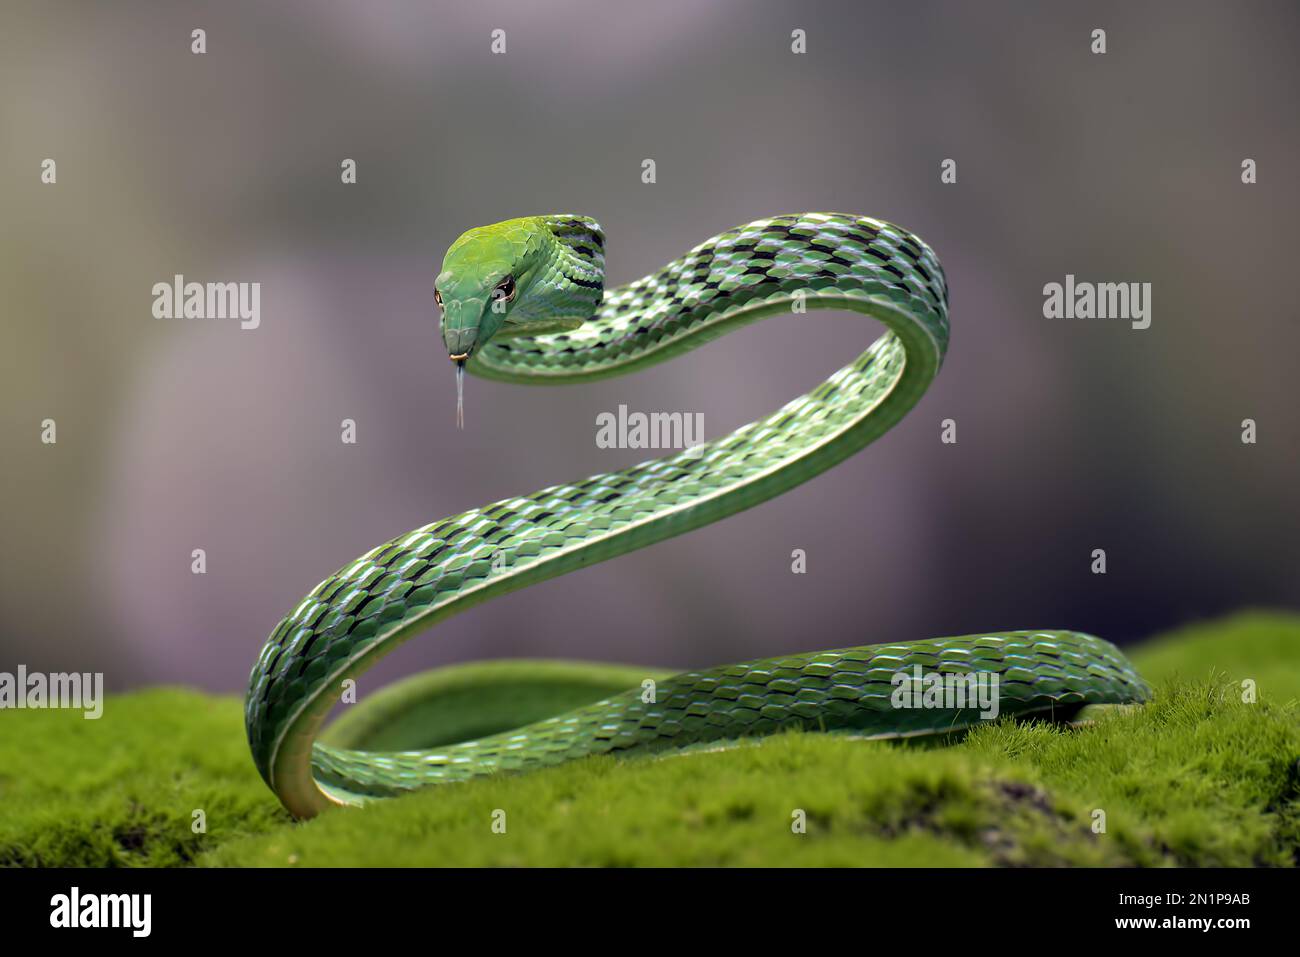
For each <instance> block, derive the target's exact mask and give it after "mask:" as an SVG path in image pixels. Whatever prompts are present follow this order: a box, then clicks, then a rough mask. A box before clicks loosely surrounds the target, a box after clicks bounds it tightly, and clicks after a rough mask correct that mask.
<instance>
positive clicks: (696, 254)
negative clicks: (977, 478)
mask: <svg viewBox="0 0 1300 957" xmlns="http://www.w3.org/2000/svg"><path fill="white" fill-rule="evenodd" d="M604 257H605V237H604V234H603V232H602V230H601V228H600V226H599V225H598V224H597V223H596V222H595V221H594V220H592V219H589V218H586V217H583V216H570V215H558V216H532V217H525V218H522V219H513V220H509V221H507V222H503V223H498V224H496V225H492V226H484V227H480V228H477V229H472V230H470V231H469V232H466V233H465V234H464V235H462V236H461V237H460V238H459V239H458V240H456V242H455V243H454V244H453V245H452V246H451V247H450V249H449V250H448V251H447V255H446V258H445V260H444V263H443V268H442V271H441V273H439V275H438V277H437V279H436V281H435V287H434V288H435V292H434V297H435V300H436V301H437V305H438V308H439V309H440V311H441V334H442V339H443V343H444V345H445V346H446V349H447V353H448V355H449V356H450V357H451V358H452V360H453V362H454V363H455V366H456V371H457V376H458V385H459V376H460V374H461V373H462V371H464V370H468V371H469V372H470V373H473V374H474V375H477V376H479V377H481V378H484V379H491V380H497V381H501V382H511V383H525V384H547V383H556V384H561V383H562V384H572V383H581V382H589V381H592V380H595V379H600V378H604V377H607V376H616V375H623V374H626V373H630V372H634V371H636V370H639V369H644V368H646V367H648V366H651V365H654V364H656V363H660V362H664V361H666V360H668V359H671V358H673V357H674V356H677V355H679V354H681V353H683V352H685V351H687V350H689V349H693V348H695V347H696V346H699V345H701V344H703V343H706V342H709V341H711V340H713V339H716V338H718V337H719V336H721V335H723V334H724V333H726V332H729V331H731V330H733V329H737V328H739V327H741V326H744V325H746V324H748V323H752V322H754V321H756V320H758V319H762V318H765V317H767V316H772V315H777V314H785V313H791V312H794V313H803V312H806V311H809V310H812V309H838V310H847V311H852V312H856V313H861V314H863V315H865V316H868V317H871V318H873V319H875V320H878V321H879V322H881V323H883V325H884V326H885V329H886V331H885V334H884V335H883V336H881V337H880V338H879V339H877V340H876V341H875V343H874V344H872V345H871V346H870V348H868V349H867V350H866V351H865V352H863V353H862V355H861V356H859V357H858V358H857V359H856V360H855V361H854V362H853V363H852V364H850V365H848V366H845V367H844V368H842V369H840V370H839V371H838V372H836V373H835V374H834V375H832V376H831V377H830V378H829V379H827V380H826V381H825V382H823V383H822V384H821V385H820V386H818V387H817V388H816V389H814V390H813V391H811V392H809V393H808V394H806V395H802V396H800V397H798V398H796V399H795V400H793V401H792V402H790V403H788V404H787V405H786V406H784V407H783V408H781V409H779V410H778V411H776V412H775V413H773V414H771V415H769V416H767V417H766V418H763V419H760V420H758V421H756V422H752V423H750V424H749V425H746V426H743V427H741V428H739V429H737V430H736V431H734V432H732V433H731V434H729V435H726V436H724V437H722V438H719V439H716V440H714V441H711V442H708V443H706V444H705V445H703V446H701V447H697V448H693V449H689V450H684V451H682V452H679V453H677V454H670V455H667V456H665V457H663V458H658V459H654V460H651V461H648V462H644V463H642V464H640V465H636V466H634V467H631V468H626V469H622V470H620V471H616V472H610V473H607V474H602V475H595V476H592V477H590V478H587V479H585V480H583V481H579V482H575V483H573V484H569V485H556V486H553V487H551V488H546V489H543V490H541V491H538V492H534V493H532V494H529V495H523V496H520V497H518V498H510V499H505V500H503V501H500V502H495V503H493V504H491V505H487V506H484V507H482V508H475V509H471V510H470V511H468V512H464V513H462V514H460V515H455V516H453V517H451V518H445V519H442V520H441V521H437V522H434V523H433V524H431V525H426V526H424V527H423V528H418V529H416V530H414V531H412V532H410V533H408V534H406V535H402V536H400V537H399V538H396V539H393V540H392V541H390V542H388V543H386V544H384V545H381V546H379V547H378V548H376V549H374V550H373V551H371V552H369V553H368V554H366V555H364V556H362V557H361V558H359V559H357V560H356V561H355V562H352V563H351V564H349V565H347V566H346V567H345V568H343V569H341V570H340V571H339V572H337V573H336V574H334V575H332V576H330V577H329V578H327V579H326V580H325V581H323V582H321V583H320V584H319V585H318V586H316V588H314V589H313V590H312V591H311V593H310V594H309V595H307V597H306V598H304V599H303V600H302V602H301V603H300V604H299V605H298V606H297V607H296V608H295V609H294V610H293V611H292V612H291V613H290V614H289V615H288V616H286V617H285V618H284V619H283V620H282V621H281V622H280V623H279V625H278V626H277V627H276V628H275V630H274V631H273V632H272V634H271V636H270V638H269V639H268V640H267V642H266V645H265V647H264V648H263V650H262V653H261V655H260V656H259V657H258V659H257V662H256V664H255V665H254V667H253V672H252V675H251V677H250V681H249V690H248V696H247V701H246V707H245V718H246V725H247V731H248V739H249V744H250V747H251V749H252V753H253V758H254V761H255V762H256V764H257V767H258V770H259V771H260V772H261V774H262V777H263V778H264V779H265V780H266V782H267V784H268V785H270V787H271V789H272V790H273V791H274V792H275V793H276V795H277V796H278V797H279V798H280V801H281V802H282V803H283V804H284V806H285V807H286V808H287V809H288V810H289V811H290V812H291V813H293V814H294V815H296V816H299V817H310V816H312V815H314V814H316V813H318V812H319V811H321V810H322V809H324V808H327V807H330V806H332V805H337V804H363V803H365V802H367V801H369V800H373V799H376V798H382V797H388V796H394V795H398V794H402V793H404V792H408V791H411V790H414V789H417V788H422V787H426V786H429V785H433V784H440V783H447V782H454V781H463V780H466V779H469V778H474V777H478V776H480V775H485V774H492V773H498V772H502V771H522V770H528V769H532V768H538V767H543V766H547V765H553V764H558V763H560V762H563V761H567V760H571V759H574V758H578V757H582V756H586V755H595V754H615V755H624V756H633V755H643V754H663V753H667V752H680V751H682V750H692V749H700V748H705V747H719V746H728V745H730V744H735V743H739V742H742V741H749V740H752V739H755V738H759V737H761V736H763V735H767V734H770V733H773V732H776V731H778V730H781V729H786V728H804V729H812V730H820V731H826V732H838V733H846V734H853V735H859V736H862V737H885V738H888V737H905V736H911V735H918V734H931V733H942V732H947V731H951V730H954V729H958V728H964V727H969V726H971V725H973V724H975V723H976V722H978V721H979V720H980V712H978V711H977V710H976V709H975V708H974V707H973V705H972V702H970V701H967V702H965V706H962V702H961V701H960V700H958V699H954V698H946V699H945V698H941V697H940V698H935V699H934V704H935V705H936V706H934V707H910V708H905V707H900V706H899V700H900V699H899V698H898V697H897V696H896V695H895V694H894V692H895V691H896V690H897V689H898V688H900V687H901V686H902V685H903V684H905V683H906V681H915V680H916V677H917V676H918V675H920V674H922V673H928V674H938V675H945V674H948V675H966V676H975V677H980V676H982V677H983V678H985V679H991V678H994V677H996V689H997V696H998V704H999V709H998V710H999V712H1000V713H1001V714H1003V715H1014V716H1020V715H1027V714H1044V713H1048V714H1053V715H1066V716H1068V715H1071V714H1073V715H1076V716H1077V715H1078V714H1079V713H1081V710H1082V709H1085V708H1087V709H1092V708H1093V706H1108V705H1121V704H1126V703H1135V702H1140V701H1143V700H1145V699H1146V698H1147V696H1148V694H1149V692H1148V689H1147V686H1146V685H1145V683H1144V682H1143V681H1142V679H1141V677H1140V676H1139V675H1138V674H1137V673H1136V671H1135V670H1134V669H1133V667H1132V666H1131V665H1130V664H1129V662H1128V661H1127V660H1126V659H1125V657H1124V656H1123V655H1122V654H1121V653H1120V652H1119V650H1118V649H1116V648H1115V647H1114V646H1113V645H1111V644H1110V643H1108V642H1105V641H1102V640H1101V639H1099V638H1095V637H1093V636H1090V635H1085V634H1081V633H1077V632H1070V631H1013V632H997V633H989V634H979V635H967V636H963V637H958V638H940V639H934V640H928V641H898V642H891V643H886V644H871V645H863V646H860V647H850V648H842V649H839V650H836V651H822V652H808V653H801V654H793V655H789V656H786V657H780V658H770V659H764V660H759V661H750V662H746V663H744V664H733V665H724V666H721V667H716V668H711V669H707V670H701V671H690V672H686V673H684V674H679V675H666V674H664V673H662V672H648V671H646V670H644V669H634V668H629V667H626V666H612V665H594V664H592V665H583V664H578V663H560V662H535V663H533V662H519V663H513V664H511V663H503V664H496V665H493V664H482V665H473V666H463V667H461V668H459V669H456V668H453V669H442V670H440V671H434V672H430V673H428V674H427V675H425V676H420V677H417V678H413V679H408V681H406V682H402V683H399V684H398V685H396V686H394V687H393V688H392V689H387V690H385V691H381V692H379V693H378V694H376V695H373V696H369V697H368V698H367V699H366V700H365V701H363V702H362V703H361V704H356V705H352V708H353V711H351V712H345V714H344V717H343V718H342V719H340V720H339V721H337V722H335V723H334V724H333V725H331V726H330V728H328V729H326V730H325V731H324V732H323V733H321V726H322V724H323V723H324V721H325V718H326V717H327V715H328V713H329V712H330V711H331V709H332V708H333V706H334V705H336V704H338V702H339V701H340V696H341V695H342V694H343V692H344V689H345V688H347V687H348V685H349V680H348V679H352V680H353V681H355V679H356V677H357V676H358V675H360V674H361V673H362V672H363V671H364V670H366V669H367V668H368V667H369V666H371V665H372V664H374V662H375V661H376V660H378V659H379V658H380V657H382V656H383V655H385V654H387V653H388V652H390V651H392V650H393V649H394V648H395V647H396V646H398V645H399V644H400V643H401V642H403V641H405V640H407V639H408V638H411V637H412V636H414V635H415V634H416V633H418V632H420V631H423V630H425V629H428V628H429V627H431V626H433V625H436V624H437V623H438V622H440V621H442V620H443V619H445V618H448V617H449V616H451V615H453V614H456V613H457V612H461V611H464V610H465V609H467V608H469V607H471V606H473V605H476V604H478V603H479V602H483V601H486V600H488V599H489V598H493V597H495V596H497V595H502V594H504V593H506V592H510V591H514V590H515V589H518V588H522V587H524V586H526V585H531V584H535V583H537V582H541V581H543V580H545V579H549V578H554V577H556V576H559V575H562V574H565V573H567V572H570V571H573V570H575V569H579V568H582V567H584V566H587V565H590V564H592V563H594V562H600V561H605V560H607V559H610V558H614V557H615V556H618V555H622V554H625V553H627V552H630V551H632V550H634V549H638V548H643V547H645V546H647V545H651V544H653V543H655V542H660V541H663V540H665V539H668V538H671V537H673V536H677V535H682V534H684V533H686V532H689V531H691V530H692V529H696V528H700V527H701V526H704V525H707V524H709V523H711V522H716V521H719V520H720V519H722V518H725V517H727V516H729V515H732V514H735V513H736V512H739V511H742V510H743V509H747V508H750V507H751V506H754V505H757V504H759V503H760V502H763V501H765V500H767V499H770V498H772V497H773V496H776V495H779V494H781V493H782V492H785V491H787V490H789V489H790V488H792V487H794V486H796V485H799V484H800V483H802V482H805V481H807V480H808V479H810V478H812V477H813V476H815V475H817V474H819V473H821V472H823V471H825V470H826V469H829V468H830V467H832V466H834V465H835V464H837V463H839V462H841V461H843V460H844V459H845V458H847V457H848V456H850V455H852V454H854V453H855V452H857V451H859V450H860V449H862V448H863V447H864V446H866V445H867V444H868V443H870V442H871V441H872V440H873V439H875V438H876V437H878V436H879V435H881V434H882V433H884V432H885V431H886V430H887V429H889V428H890V427H891V426H893V425H894V424H895V423H896V422H898V421H899V419H900V418H902V416H903V415H904V414H905V413H906V412H907V411H908V410H909V409H910V408H911V407H912V406H913V405H914V404H915V403H916V402H917V400H918V399H919V398H920V397H921V395H922V393H923V392H924V391H925V389H926V388H927V386H928V385H929V384H930V382H931V381H932V380H933V379H934V377H935V375H936V374H937V373H938V370H939V367H940V364H941V363H942V361H943V357H944V353H945V351H946V349H947V344H948V289H947V283H946V280H945V278H944V273H943V269H942V267H941V266H940V264H939V261H938V259H937V258H936V257H935V255H934V253H933V252H932V251H931V250H930V248H929V247H928V246H927V245H926V244H925V243H923V242H922V241H921V240H920V239H918V238H917V237H916V236H914V235H912V234H910V233H909V232H907V231H906V230H903V229H901V228H899V227H898V226H894V225H891V224H889V223H885V222H882V221H879V220H875V219H870V218H867V217H862V216H851V215H844V214H839V213H805V214H801V215H787V216H774V217H771V218H769V219H762V220H758V221H756V222H752V223H749V224H747V225H745V226H740V227H738V228H736V229H732V230H730V231H728V232H725V233H722V234H721V235H719V236H716V237H714V238H713V239H710V240H708V241H707V242H704V243H702V244H700V245H699V246H696V247H695V248H694V249H692V250H691V251H690V252H688V253H686V254H685V255H683V256H682V257H680V258H679V259H677V260H675V261H673V262H672V263H670V264H668V265H667V266H665V267H664V268H663V269H661V270H659V271H658V272H655V273H652V274H650V275H647V276H645V277H643V278H641V279H638V280H637V281H635V282H632V283H628V284H627V285H624V286H620V287H618V288H616V289H611V290H606V289H605V288H604V285H605V284H604V273H605V269H604V264H605V259H604ZM801 321H806V320H801ZM848 637H850V638H851V637H853V636H848ZM918 669H920V670H919V671H918ZM899 675H904V676H911V677H910V678H906V679H905V680H900V679H899V678H898V676H899ZM620 684H621V685H622V686H623V687H626V689H627V690H623V691H616V690H614V689H615V688H618V687H620ZM597 699H599V700H597ZM557 708H558V709H559V710H560V711H561V712H562V713H558V714H556V713H553V711H551V712H550V713H548V711H549V710H550V709H557Z"/></svg>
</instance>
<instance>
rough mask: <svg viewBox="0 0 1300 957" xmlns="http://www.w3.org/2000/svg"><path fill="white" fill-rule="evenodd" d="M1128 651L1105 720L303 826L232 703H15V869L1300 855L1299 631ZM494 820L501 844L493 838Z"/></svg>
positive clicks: (762, 753) (1251, 623)
mask: <svg viewBox="0 0 1300 957" xmlns="http://www.w3.org/2000/svg"><path fill="white" fill-rule="evenodd" d="M1131 657H1132V658H1133V660H1134V662H1135V663H1136V664H1137V665H1138V668H1139V669H1140V670H1141V671H1142V673H1143V674H1144V675H1145V676H1146V677H1147V679H1148V680H1149V681H1150V682H1151V683H1152V684H1153V686H1154V687H1155V689H1156V697H1155V701H1154V703H1153V704H1151V705H1149V706H1147V707H1145V708H1142V709H1139V710H1136V711H1134V712H1132V713H1127V714H1117V715H1114V716H1110V717H1108V718H1106V719H1105V720H1103V721H1101V722H1099V723H1098V724H1096V725H1093V726H1091V727H1088V728H1083V729H1074V730H1072V729H1067V728H1061V727H1057V726H1053V725H1048V724H1045V723H1021V724H1011V723H1005V722H1004V723H998V724H996V725H991V726H988V727H981V728H979V729H977V730H976V731H974V732H972V733H970V734H967V735H964V736H961V737H954V738H947V739H927V740H924V741H917V742H912V743H906V742H902V743H899V742H864V741H853V740H848V739H844V738H840V737H834V736H829V735H817V734H785V735H780V736H777V737H775V738H772V739H769V740H767V741H765V742H763V743H761V744H759V745H755V746H751V747H745V748H741V749H737V750H732V751H726V752H706V753H697V754H691V755H686V756H682V757H675V758H672V759H667V760H651V761H617V760H613V759H606V758H597V759H589V760H585V761H580V762H575V763H573V764H570V765H567V766H562V767H558V768H552V769H548V770H544V771H539V772H535V773H532V774H528V775H519V776H502V777H498V778H493V779H486V780H481V781H477V782H471V783H468V784H462V785H457V786H453V787H447V788H441V789H435V790H431V791H426V792H423V793H418V794H413V795H411V796H409V797H404V798H401V799H398V800H393V801H386V802H380V803H378V804H376V805H374V806H372V807H369V808H366V809H363V810H357V811H339V812H335V813H329V814H325V815H322V816H321V817H319V818H317V819H315V820H313V821H310V822H307V823H304V824H295V823H293V822H292V821H291V820H290V819H289V818H288V816H287V815H286V814H285V813H284V812H283V811H282V810H281V809H280V807H279V804H278V803H277V802H276V801H275V799H274V798H273V797H272V795H271V794H270V792H269V791H268V790H267V789H266V787H265V785H263V783H262V781H261V779H260V778H259V777H258V776H257V773H256V772H255V771H254V769H253V766H252V762H251V760H250V758H249V756H248V751H247V746H246V743H245V739H244V730H243V723H242V711H241V705H240V702H239V701H238V700H237V699H235V698H233V697H230V698H227V697H212V696H208V695H202V694H197V693H194V692H190V691H183V690H173V689H158V690H151V691H144V692H138V693H134V694H128V695H122V696H117V697H114V698H111V699H110V700H109V701H108V703H107V705H106V708H105V715H104V717H103V718H102V719H100V720H98V721H87V720H84V719H83V718H82V717H81V715H80V713H79V712H68V711H10V712H6V713H5V714H3V715H2V716H0V727H2V728H3V729H4V732H5V733H4V734H3V736H2V737H0V865H19V866H22V865H35V866H55V865H74V866H75V865H91V866H112V865H153V866H168V865H194V864H197V865H290V864H292V865H299V866H310V865H438V864H449V865H477V864H494V865H716V864H722V865H733V864H734V865H805V864H831V865H924V866H936V865H1014V864H1035V865H1053V864H1080V865H1148V866H1149V865H1193V866H1249V865H1282V866H1294V865H1296V864H1298V863H1300V704H1298V703H1297V699H1300V616H1295V615H1284V614H1267V613H1249V614H1243V615H1239V616H1236V617H1233V618H1229V619H1226V620H1223V621H1218V622H1211V623H1207V624H1204V625H1199V626H1196V627H1192V628H1187V629H1184V630H1182V631H1179V632H1177V633H1174V634H1170V635H1166V636H1162V637H1161V638H1158V639H1156V640H1154V641H1152V642H1150V643H1148V644H1147V645H1145V646H1142V647H1138V648H1135V649H1132V650H1131ZM1244 679H1253V680H1254V681H1255V682H1256V683H1257V687H1258V700H1257V701H1256V702H1255V703H1247V702H1244V701H1243V700H1242V685H1241V682H1242V681H1243V680H1244ZM196 809H201V810H202V811H203V812H204V815H205V818H206V831H203V832H198V833H196V831H195V830H194V828H193V827H192V824H193V820H194V818H193V812H194V811H195V810H196ZM497 809H502V810H504V811H505V812H506V824H507V830H506V833H505V834H497V833H493V830H492V828H491V823H492V815H493V812H494V811H495V810H497ZM795 809H802V810H803V811H804V812H805V813H806V818H807V831H806V833H804V834H794V833H792V830H791V822H792V813H793V812H794V811H795ZM1097 811H1102V812H1104V813H1105V824H1106V828H1105V833H1095V832H1094V829H1093V826H1092V822H1093V820H1094V814H1095V813H1096V812H1097Z"/></svg>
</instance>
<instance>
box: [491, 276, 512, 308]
mask: <svg viewBox="0 0 1300 957" xmlns="http://www.w3.org/2000/svg"><path fill="white" fill-rule="evenodd" d="M515 292H516V290H515V277H514V276H506V278H505V279H502V280H501V281H500V282H499V283H497V286H496V288H495V289H493V290H492V301H493V302H509V301H510V300H512V299H514V298H515Z"/></svg>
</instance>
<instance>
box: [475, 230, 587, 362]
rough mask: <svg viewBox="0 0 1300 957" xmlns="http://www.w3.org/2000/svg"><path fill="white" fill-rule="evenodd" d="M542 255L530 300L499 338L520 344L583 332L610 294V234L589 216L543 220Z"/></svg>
mask: <svg viewBox="0 0 1300 957" xmlns="http://www.w3.org/2000/svg"><path fill="white" fill-rule="evenodd" d="M535 229H536V232H537V236H538V242H539V245H540V251H539V255H538V259H537V264H536V265H535V266H534V267H533V275H532V279H531V282H530V286H529V292H528V295H527V296H524V297H522V298H521V300H520V302H519V304H518V305H517V306H516V307H515V308H514V309H513V310H511V312H510V314H509V316H508V317H507V318H506V320H505V322H503V323H502V325H501V330H500V331H499V332H498V333H497V334H496V336H495V337H494V338H495V339H496V340H498V341H500V340H502V339H515V340H518V339H520V338H523V337H528V338H531V337H535V336H539V335H550V334H554V333H557V332H567V331H571V330H574V329H577V328H579V327H580V326H581V325H582V324H583V323H584V322H585V321H586V320H588V319H590V318H592V316H594V315H595V314H596V312H597V311H598V310H599V308H600V304H601V302H602V300H603V299H604V294H605V234H604V232H603V231H602V230H601V228H600V224H599V223H597V222H596V221H595V220H594V219H591V218H589V217H586V216H571V215H557V216H538V217H535Z"/></svg>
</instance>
